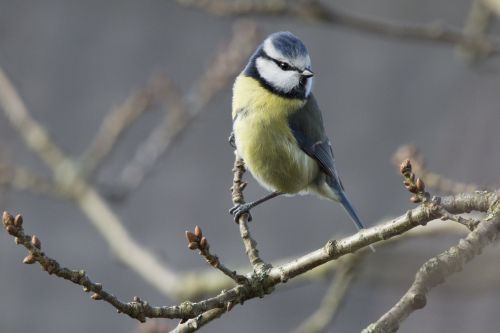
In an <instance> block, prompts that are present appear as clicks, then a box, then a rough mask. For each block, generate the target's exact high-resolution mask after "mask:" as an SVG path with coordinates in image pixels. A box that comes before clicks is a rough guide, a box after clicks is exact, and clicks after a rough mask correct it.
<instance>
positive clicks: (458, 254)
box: [363, 198, 500, 333]
mask: <svg viewBox="0 0 500 333" xmlns="http://www.w3.org/2000/svg"><path fill="white" fill-rule="evenodd" d="M499 227H500V202H499V201H498V198H497V202H496V203H493V205H492V207H491V211H490V214H488V216H487V217H486V218H485V219H484V221H482V222H481V223H480V224H479V225H478V227H477V228H476V229H475V230H474V231H472V232H471V233H469V234H468V235H467V237H465V238H464V239H461V240H460V241H459V243H458V244H457V245H456V246H452V247H451V248H450V249H448V250H447V251H445V252H443V253H441V254H439V255H437V256H436V257H434V258H431V259H429V260H428V261H427V262H426V263H425V264H424V265H423V266H422V267H421V268H420V269H419V270H418V272H417V274H416V276H415V281H414V282H413V284H412V286H411V287H410V289H409V290H408V291H407V292H406V294H405V295H404V296H403V297H402V298H401V299H400V300H399V301H398V302H397V303H396V304H395V305H394V306H393V307H392V308H391V309H390V310H389V311H388V312H386V313H385V314H384V315H383V316H382V317H381V318H380V319H379V320H377V322H375V323H373V324H371V325H370V326H369V327H368V328H366V329H365V330H364V331H363V332H366V333H391V332H396V331H397V330H398V329H399V326H400V325H401V323H402V322H403V321H404V320H405V319H406V318H407V317H408V316H409V315H410V314H412V313H413V312H414V311H415V310H418V309H421V308H423V307H424V306H425V305H426V302H427V297H426V296H427V293H428V292H429V291H430V290H431V289H432V288H434V287H436V286H437V285H439V284H441V283H443V282H444V281H445V279H446V278H447V277H448V276H450V275H452V274H454V273H456V272H459V271H461V270H462V269H463V267H464V265H465V264H466V263H467V262H469V261H470V260H472V259H473V258H474V257H475V256H477V255H478V254H480V253H481V252H482V250H483V248H484V247H486V246H487V245H490V244H491V243H493V242H494V241H495V240H496V238H497V236H498V232H499Z"/></svg>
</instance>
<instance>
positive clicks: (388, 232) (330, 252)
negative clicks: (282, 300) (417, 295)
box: [3, 190, 500, 321]
mask: <svg viewBox="0 0 500 333" xmlns="http://www.w3.org/2000/svg"><path fill="white" fill-rule="evenodd" d="M499 194H500V190H499V191H497V192H476V193H472V194H467V193H464V194H460V195H456V196H450V197H444V198H441V199H440V200H438V199H435V200H434V201H433V202H436V201H439V202H440V203H439V205H437V204H434V205H432V204H431V205H430V204H423V205H421V206H419V207H417V208H415V209H413V210H411V211H408V213H407V214H405V215H404V216H401V217H399V218H397V219H395V220H392V221H389V222H387V223H384V224H382V225H379V226H375V227H372V228H369V229H364V230H362V231H360V232H358V233H356V234H354V235H352V236H349V237H345V238H343V239H340V240H330V241H329V242H328V243H327V244H326V245H325V246H324V247H322V248H320V249H318V250H316V251H313V252H311V253H308V254H306V255H304V256H301V257H299V258H297V259H295V260H293V261H291V262H288V263H285V264H283V265H280V266H277V267H274V268H271V267H267V268H266V269H262V270H261V271H259V272H252V273H250V274H249V275H247V278H248V281H249V283H246V284H244V285H238V286H236V287H233V288H231V289H229V290H223V291H222V292H221V293H220V294H219V295H218V296H215V297H211V298H207V299H205V300H203V301H200V302H183V303H182V304H180V305H178V306H162V307H153V306H150V305H149V304H148V303H147V302H145V301H143V300H141V299H140V298H134V300H133V302H129V303H123V302H120V301H119V300H118V299H117V298H116V297H114V296H113V295H111V294H109V293H107V292H105V291H103V290H102V289H101V288H100V285H98V284H92V283H91V281H90V279H89V278H88V277H87V275H86V274H85V272H83V273H82V271H71V270H68V269H65V268H60V265H59V264H58V263H57V262H56V261H55V260H53V259H51V258H48V257H46V256H45V254H44V253H43V252H41V250H40V249H41V244H40V241H39V240H38V239H37V238H34V237H33V236H31V237H30V236H29V235H25V234H24V231H23V227H22V223H23V222H22V218H21V217H20V216H18V217H16V218H14V217H12V216H11V215H10V214H7V213H5V214H4V215H3V224H4V228H5V229H6V231H7V232H8V233H9V234H10V235H12V236H14V237H16V239H17V242H18V243H20V244H22V245H23V246H25V247H26V248H27V249H28V250H29V251H30V255H28V257H26V258H25V263H33V262H39V263H40V264H41V265H42V267H45V268H46V270H47V271H48V272H49V273H52V274H55V275H57V276H60V277H62V278H65V279H68V280H70V281H72V282H74V283H77V284H80V285H82V286H84V287H87V288H88V289H89V290H90V291H92V292H94V294H95V295H97V296H93V297H94V299H96V300H97V299H104V300H105V301H107V302H108V303H110V304H111V305H113V306H114V307H115V308H117V310H119V311H120V312H124V313H126V314H127V315H129V316H131V317H132V318H136V319H138V320H140V321H143V320H145V318H180V319H191V318H195V317H197V316H199V315H201V314H203V313H205V312H207V311H209V310H213V309H230V308H231V307H232V306H233V305H234V304H237V303H242V302H244V301H246V300H249V299H252V298H255V297H263V296H264V295H266V294H268V293H271V292H272V291H273V290H274V286H275V285H277V284H280V283H285V282H287V281H288V280H289V279H291V278H293V277H295V276H298V275H300V274H303V273H305V272H306V271H308V270H311V269H313V268H315V267H317V266H320V265H322V264H324V263H326V262H328V261H331V260H335V259H338V258H340V257H342V256H344V255H346V254H349V253H354V252H356V251H357V250H359V249H361V248H363V247H366V246H368V245H369V244H371V243H375V242H377V241H381V240H386V239H389V238H391V237H394V236H396V235H399V234H402V233H404V232H406V231H408V230H410V229H412V228H414V227H416V226H419V225H425V224H426V223H427V222H429V221H431V220H433V219H434V218H435V217H436V210H437V209H436V207H434V206H437V207H439V208H442V209H446V210H447V211H448V212H449V213H451V214H462V213H466V212H470V211H472V210H477V211H482V212H486V211H488V209H492V210H494V211H496V212H497V213H498V202H499V200H500V199H499ZM495 214H496V213H495ZM483 223H484V222H483ZM480 226H481V225H480ZM480 226H478V228H477V230H482V229H480ZM211 313H212V312H211ZM214 313H216V314H217V315H221V314H222V313H223V311H222V310H221V311H214ZM216 317H217V316H215V314H214V315H213V316H210V317H209V318H216ZM206 319H207V318H206ZM207 320H208V319H207Z"/></svg>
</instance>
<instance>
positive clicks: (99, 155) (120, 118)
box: [80, 78, 169, 178]
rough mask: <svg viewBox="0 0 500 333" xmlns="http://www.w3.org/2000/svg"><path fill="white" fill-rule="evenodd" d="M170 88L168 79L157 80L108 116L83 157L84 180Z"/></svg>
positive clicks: (131, 96)
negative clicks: (156, 97) (156, 99)
mask: <svg viewBox="0 0 500 333" xmlns="http://www.w3.org/2000/svg"><path fill="white" fill-rule="evenodd" d="M168 87H169V82H168V81H167V80H166V79H164V78H156V79H154V80H153V82H152V83H151V84H150V85H149V86H147V87H146V88H144V89H141V90H139V91H135V92H133V93H132V94H131V95H130V96H128V97H127V99H126V100H125V102H123V104H122V105H120V106H118V107H116V108H114V109H113V110H111V112H110V113H109V114H108V115H106V117H105V118H104V120H103V122H102V125H101V127H100V128H99V130H98V131H97V134H96V136H95V138H94V140H93V142H92V143H91V144H90V146H89V147H88V148H87V150H86V151H85V152H84V153H83V155H82V158H81V161H80V169H81V172H82V174H83V175H84V178H89V177H90V175H91V174H93V173H94V172H95V169H97V168H98V166H99V165H100V164H102V162H103V160H104V159H105V158H106V157H107V156H108V155H109V154H110V153H111V151H112V150H113V147H114V146H115V145H116V143H117V141H118V139H119V138H120V137H121V135H122V134H123V133H124V131H125V130H126V129H127V128H128V127H129V126H131V125H132V124H133V123H134V122H135V120H136V119H137V118H139V117H140V116H141V115H142V114H143V113H144V112H145V111H146V110H147V109H148V108H149V107H150V105H151V103H152V102H153V100H154V99H155V95H157V94H158V91H159V90H162V91H166V90H167V89H168Z"/></svg>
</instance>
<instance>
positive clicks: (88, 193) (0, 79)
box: [0, 68, 180, 297]
mask: <svg viewBox="0 0 500 333" xmlns="http://www.w3.org/2000/svg"><path fill="white" fill-rule="evenodd" d="M0 106H1V107H2V108H3V110H4V113H5V115H6V116H7V118H8V119H9V120H10V122H11V124H12V125H13V127H14V128H15V129H16V130H17V131H18V133H19V134H20V135H21V137H22V139H24V141H25V143H26V145H27V146H28V148H30V149H31V150H32V151H33V152H34V153H36V154H37V155H38V156H39V157H40V158H41V159H42V161H43V162H45V164H46V165H47V166H48V167H49V168H50V169H51V171H52V173H53V181H54V184H55V185H56V186H57V188H59V189H60V190H61V191H62V193H64V195H66V196H67V197H68V198H69V199H71V200H73V201H74V202H75V203H76V204H77V205H78V207H79V208H80V209H81V210H82V212H83V213H84V214H85V215H86V216H87V218H88V219H89V221H90V222H91V223H92V224H93V225H94V227H95V228H96V229H97V230H98V231H99V233H100V234H101V235H102V236H103V237H104V238H105V239H106V241H107V242H108V244H109V246H110V247H111V249H112V251H113V253H114V254H115V255H116V256H117V258H118V259H119V260H120V261H121V262H123V263H124V264H126V265H127V266H128V267H129V268H130V269H132V270H133V271H135V272H136V273H138V274H139V275H140V276H141V277H142V278H143V279H144V280H146V281H148V282H149V283H150V284H151V285H153V286H154V287H156V288H157V289H158V290H159V291H161V292H162V293H164V294H165V295H167V296H173V297H175V296H176V295H177V293H178V292H179V290H178V286H179V285H180V284H178V283H177V282H178V276H177V274H176V273H175V272H174V271H173V270H171V269H170V268H169V267H167V266H166V265H165V264H164V263H161V262H160V260H159V259H158V258H157V257H156V256H154V255H153V254H152V253H150V252H148V251H146V250H145V249H144V248H142V247H141V246H139V244H137V243H136V242H135V241H134V240H133V239H132V238H131V237H130V235H129V234H128V232H127V230H126V229H125V228H124V227H123V224H122V223H121V221H120V220H119V218H118V217H117V216H116V214H115V213H114V212H113V211H112V210H111V208H110V207H109V206H108V205H107V204H106V202H105V201H104V200H103V199H102V198H101V196H100V195H99V194H98V193H97V191H96V190H95V189H94V188H93V187H91V186H90V185H89V184H88V183H87V182H86V181H85V179H83V178H82V177H81V175H80V173H79V170H78V168H77V167H76V166H75V164H74V162H73V160H71V159H70V158H69V157H67V156H66V155H65V154H64V153H63V152H62V151H61V150H60V148H59V147H58V146H57V145H56V144H55V143H54V142H53V141H52V139H51V138H50V137H49V134H48V133H47V131H46V130H45V129H44V128H43V127H42V126H41V125H40V124H39V123H38V122H37V121H36V120H35V119H34V118H33V117H32V116H31V115H30V114H29V112H28V110H27V109H26V107H25V105H24V103H23V101H22V100H21V98H20V97H19V95H18V94H17V92H16V90H15V89H14V86H13V85H12V84H11V82H10V80H9V79H8V77H7V76H6V75H5V73H4V72H3V70H2V69H1V68H0ZM104 221H105V222H104Z"/></svg>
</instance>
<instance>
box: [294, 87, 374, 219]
mask: <svg viewBox="0 0 500 333" xmlns="http://www.w3.org/2000/svg"><path fill="white" fill-rule="evenodd" d="M289 126H290V129H291V130H292V133H293V135H294V137H295V139H296V140H297V143H298V144H299V146H300V149H302V150H303V151H304V152H305V153H306V154H307V155H309V156H310V157H312V158H313V159H315V160H316V161H317V162H318V164H319V166H320V167H321V169H322V170H323V172H324V173H325V174H326V175H327V176H328V177H327V182H328V185H329V186H330V187H331V188H332V189H333V191H334V192H335V193H336V194H337V196H338V200H339V202H340V203H341V204H342V206H343V207H344V209H345V210H346V212H347V213H348V214H349V216H350V217H351V219H352V221H353V222H354V224H355V225H356V227H357V229H363V228H364V225H363V223H362V222H361V219H360V218H359V216H358V214H357V213H356V210H355V209H354V207H353V206H352V205H351V203H350V202H349V199H348V198H347V196H346V194H345V191H344V186H343V185H342V182H341V181H340V178H339V175H338V173H337V169H336V168H335V159H334V156H333V149H332V145H331V144H330V140H329V139H328V137H327V136H326V134H325V129H324V127H323V118H322V116H321V111H320V109H319V107H318V105H317V103H316V99H315V98H314V96H313V95H311V96H310V97H309V100H308V101H307V103H306V104H305V105H304V107H303V108H302V109H301V110H299V111H298V112H296V113H294V114H293V115H291V116H290V117H289Z"/></svg>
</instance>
